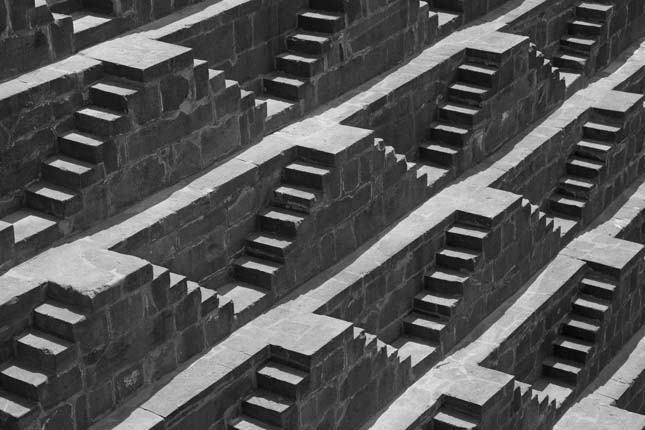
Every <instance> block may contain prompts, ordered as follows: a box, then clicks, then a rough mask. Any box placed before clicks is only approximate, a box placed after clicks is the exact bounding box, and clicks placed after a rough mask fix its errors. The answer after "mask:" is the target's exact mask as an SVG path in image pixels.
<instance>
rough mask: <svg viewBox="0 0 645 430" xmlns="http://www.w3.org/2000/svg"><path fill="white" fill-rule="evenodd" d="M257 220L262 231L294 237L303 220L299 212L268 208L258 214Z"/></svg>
mask: <svg viewBox="0 0 645 430" xmlns="http://www.w3.org/2000/svg"><path fill="white" fill-rule="evenodd" d="M258 220H259V224H260V229H261V230H262V231H265V232H269V233H275V234H277V235H280V236H286V237H295V236H296V234H297V233H298V229H299V227H300V226H301V225H302V223H303V222H304V220H305V218H304V217H303V214H302V213H300V212H295V211H291V210H288V209H283V208H274V207H270V208H268V209H265V210H263V211H261V212H260V214H258Z"/></svg>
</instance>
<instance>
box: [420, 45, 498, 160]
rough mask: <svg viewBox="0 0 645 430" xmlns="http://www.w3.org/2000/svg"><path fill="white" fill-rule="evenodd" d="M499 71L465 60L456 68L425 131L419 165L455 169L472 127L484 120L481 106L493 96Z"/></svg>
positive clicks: (492, 67)
mask: <svg viewBox="0 0 645 430" xmlns="http://www.w3.org/2000/svg"><path fill="white" fill-rule="evenodd" d="M498 72H499V69H498V68H497V67H495V66H492V65H490V64H483V63H482V62H480V61H479V59H478V58H476V57H472V56H469V57H467V59H466V61H465V62H464V63H463V64H461V65H460V66H459V67H458V68H457V75H456V80H455V81H454V82H453V83H452V84H450V86H449V87H448V91H447V94H446V102H444V103H442V104H441V105H439V108H438V112H437V121H436V122H434V123H433V124H431V125H430V127H429V128H428V129H427V130H426V139H427V140H426V141H425V142H424V143H423V144H421V145H420V146H419V159H420V160H421V162H423V163H425V164H428V165H431V166H438V167H440V168H445V169H452V168H457V169H458V166H459V165H460V162H461V161H462V158H463V153H464V148H465V147H466V146H467V145H468V140H469V137H470V136H471V135H472V131H473V129H474V128H475V126H476V125H477V124H478V123H480V122H481V121H483V120H485V119H486V118H485V117H484V113H483V110H482V104H483V102H484V101H486V100H487V99H488V98H490V97H491V96H492V95H493V93H494V92H495V90H496V88H497V85H498V79H499V73H498Z"/></svg>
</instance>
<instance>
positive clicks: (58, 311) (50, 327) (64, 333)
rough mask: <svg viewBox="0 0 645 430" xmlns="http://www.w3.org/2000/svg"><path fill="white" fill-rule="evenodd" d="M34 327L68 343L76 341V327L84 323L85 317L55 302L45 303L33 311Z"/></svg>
mask: <svg viewBox="0 0 645 430" xmlns="http://www.w3.org/2000/svg"><path fill="white" fill-rule="evenodd" d="M33 321H34V322H33V324H34V327H35V328H36V329H38V330H40V331H43V332H45V333H50V334H53V335H56V336H58V337H60V338H62V339H65V340H68V341H72V342H74V341H76V340H77V334H76V327H77V326H78V325H79V324H82V323H83V322H85V316H84V315H83V314H81V313H79V312H77V311H76V310H74V309H73V308H71V307H69V306H66V305H63V304H61V303H55V302H45V303H43V304H42V305H40V306H38V307H37V308H36V309H34V312H33Z"/></svg>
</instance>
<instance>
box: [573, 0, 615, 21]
mask: <svg viewBox="0 0 645 430" xmlns="http://www.w3.org/2000/svg"><path fill="white" fill-rule="evenodd" d="M613 7H614V6H613V5H611V4H606V3H593V2H582V3H580V4H579V5H578V6H576V16H578V17H580V18H585V19H591V20H594V21H603V22H604V21H607V20H608V19H609V16H610V14H611V10H612V9H613Z"/></svg>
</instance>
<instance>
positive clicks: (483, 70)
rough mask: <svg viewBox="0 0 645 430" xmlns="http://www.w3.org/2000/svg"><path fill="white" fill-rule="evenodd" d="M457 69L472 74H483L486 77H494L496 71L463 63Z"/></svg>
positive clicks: (481, 65)
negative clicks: (471, 72)
mask: <svg viewBox="0 0 645 430" xmlns="http://www.w3.org/2000/svg"><path fill="white" fill-rule="evenodd" d="M458 68H459V69H464V70H469V71H473V72H478V73H484V74H487V75H494V74H495V73H497V70H498V69H497V68H495V67H491V66H484V65H483V64H475V63H464V64H461V65H459V67H458Z"/></svg>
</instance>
